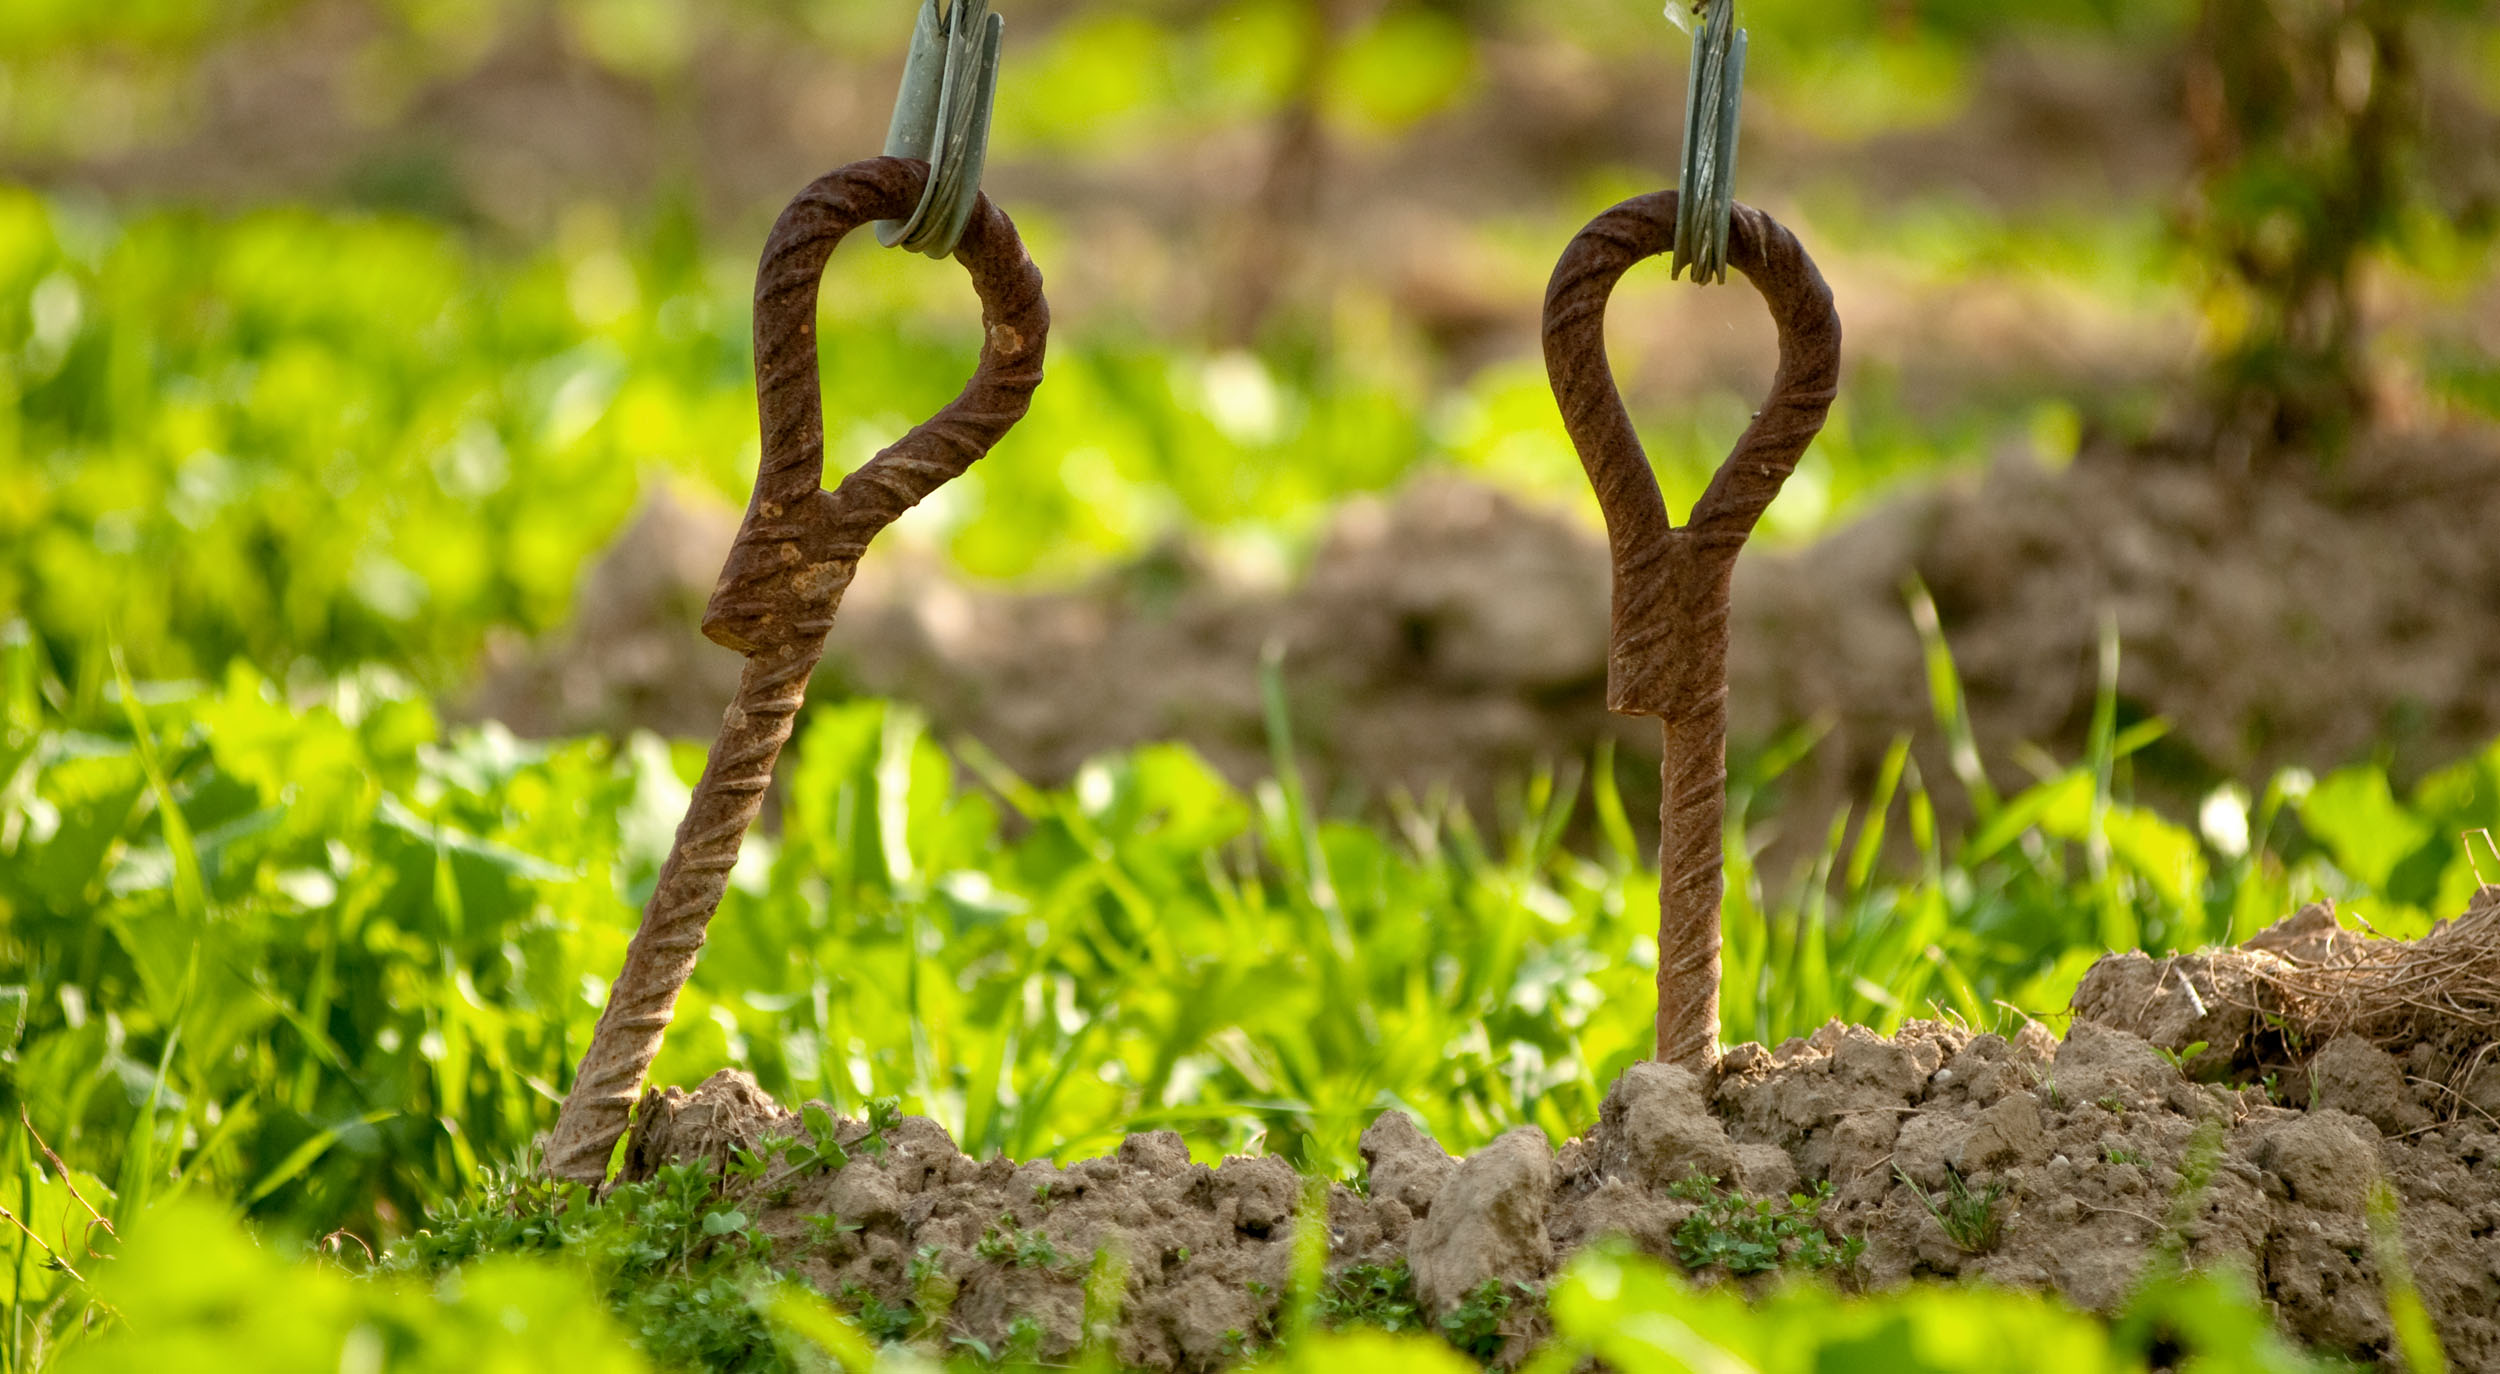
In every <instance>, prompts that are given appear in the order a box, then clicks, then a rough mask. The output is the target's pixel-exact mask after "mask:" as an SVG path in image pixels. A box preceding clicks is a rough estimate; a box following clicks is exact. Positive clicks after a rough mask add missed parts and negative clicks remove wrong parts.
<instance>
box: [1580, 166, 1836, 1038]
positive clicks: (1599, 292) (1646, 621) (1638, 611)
mask: <svg viewBox="0 0 2500 1374" xmlns="http://www.w3.org/2000/svg"><path fill="white" fill-rule="evenodd" d="M1675 226H1676V196H1675V193H1674V192H1672V191H1659V192H1655V193H1653V194H1650V195H1645V196H1635V197H1634V198H1632V199H1630V200H1627V201H1625V202H1623V203H1622V204H1621V205H1618V206H1616V207H1614V208H1613V209H1611V210H1608V211H1607V212H1606V213H1604V214H1602V215H1599V216H1598V217H1597V218H1596V219H1594V220H1591V221H1590V222H1589V225H1588V227H1587V228H1585V229H1583V230H1581V231H1580V233H1579V236H1578V237H1576V238H1574V239H1573V240H1572V241H1571V246H1570V247H1569V248H1566V249H1565V250H1563V255H1562V259H1561V261H1559V262H1557V263H1556V264H1555V265H1554V277H1553V281H1552V282H1551V283H1550V284H1549V285H1548V286H1547V287H1546V292H1545V371H1546V376H1547V378H1548V380H1550V381H1551V382H1552V384H1553V388H1554V398H1555V400H1556V401H1557V402H1559V403H1560V405H1561V407H1562V415H1563V425H1564V428H1566V429H1567V430H1569V431H1570V433H1571V442H1572V446H1573V447H1574V448H1576V449H1578V450H1579V454H1580V465H1581V466H1582V467H1583V468H1585V469H1586V470H1587V472H1588V476H1589V484H1590V485H1591V486H1593V487H1595V488H1596V490H1597V502H1598V505H1599V506H1600V507H1601V508H1603V510H1604V511H1605V515H1606V542H1607V545H1608V547H1609V549H1610V550H1611V552H1612V554H1613V557H1614V612H1613V630H1612V637H1611V643H1610V646H1609V651H1608V654H1607V660H1606V706H1607V708H1608V709H1609V710H1612V711H1616V712H1619V713H1621V714H1624V715H1644V716H1656V717H1658V718H1659V720H1660V722H1661V725H1662V727H1663V731H1664V736H1665V744H1666V758H1665V761H1664V762H1663V764H1662V765H1661V767H1660V774H1659V782H1660V790H1661V793H1662V795H1661V796H1660V799H1659V806H1658V823H1659V831H1660V833H1659V837H1658V1057H1659V1058H1660V1059H1662V1060H1665V1061H1667V1062H1668V1063H1673V1064H1682V1065H1685V1066H1686V1067H1688V1068H1691V1069H1693V1070H1695V1071H1696V1072H1699V1071H1703V1070H1706V1069H1707V1068H1709V1067H1710V1066H1711V1065H1712V1064H1714V1063H1715V1062H1716V1061H1717V1058H1718V1040H1719V907H1720V901H1721V899H1722V898H1723V897H1724V895H1725V884H1726V878H1725V871H1724V866H1723V865H1724V856H1723V854H1722V843H1721V831H1722V829H1723V827H1724V826H1725V823H1726V813H1727V643H1728V599H1729V590H1730V588H1731V586H1732V584H1733V579H1734V577H1735V573H1736V555H1737V553H1738V552H1739V551H1740V550H1742V549H1743V548H1744V545H1745V539H1746V536H1748V535H1750V534H1751V533H1752V532H1753V527H1754V523H1755V522H1756V521H1757V520H1759V519H1760V518H1761V517H1762V512H1763V510H1764V508H1765V507H1767V506H1769V505H1770V504H1771V498H1772V497H1774V496H1777V495H1778V494H1779V490H1780V485H1781V483H1783V482H1785V481H1786V480H1787V479H1788V474H1789V473H1791V472H1793V471H1795V470H1796V466H1797V459H1798V458H1799V457H1800V456H1801V455H1802V454H1804V452H1805V450H1806V445H1807V444H1809V443H1811V442H1813V439H1814V436H1815V434H1816V433H1817V432H1818V431H1820V430H1821V429H1822V428H1823V417H1824V415H1825V413H1826V412H1828V411H1829V410H1830V409H1831V404H1832V396H1833V393H1834V390H1835V388H1836V387H1837V385H1838V383H1839V380H1840V316H1839V315H1838V313H1836V312H1835V311H1834V310H1833V308H1832V293H1831V288H1830V287H1828V286H1826V285H1824V283H1823V274H1822V273H1820V272H1818V271H1816V270H1815V266H1814V260H1813V259H1812V258H1809V257H1807V256H1806V251H1805V249H1804V248H1803V247H1801V246H1799V244H1798V242H1797V238H1796V236H1795V235H1794V234H1791V233H1789V232H1788V230H1786V229H1785V228H1782V227H1781V226H1780V224H1779V223H1778V221H1776V220H1774V219H1772V218H1771V217H1770V216H1769V215H1766V214H1764V213H1762V212H1761V211H1759V210H1756V209H1754V208H1752V207H1751V206H1747V205H1739V206H1737V207H1736V208H1735V210H1734V213H1733V214H1732V216H1731V218H1730V222H1729V231H1728V238H1729V244H1728V261H1729V262H1730V263H1731V264H1732V265H1733V266H1734V267H1735V268H1736V269H1737V270H1738V271H1740V272H1742V273H1744V274H1745V276H1746V278H1747V279H1748V280H1750V281H1751V282H1752V283H1753V284H1754V288H1755V289H1756V290H1758V291H1760V292H1761V293H1762V299H1763V301H1764V303H1765V304H1767V305H1769V306H1770V308H1771V318H1772V320H1773V321H1774V322H1775V323H1776V324H1777V325H1778V328H1779V370H1778V372H1777V373H1776V374H1774V375H1773V377H1772V378H1771V395H1770V399H1769V400H1767V401H1765V402H1764V403H1763V406H1762V409H1761V410H1760V411H1758V412H1756V413H1755V415H1754V418H1753V423H1752V424H1751V425H1749V426H1747V427H1746V429H1745V432H1744V434H1743V435H1742V436H1741V437H1739V438H1738V439H1737V441H1736V447H1735V448H1734V449H1732V450H1730V451H1729V453H1728V456H1727V458H1726V460H1725V461H1724V462H1722V463H1720V464H1719V470H1718V473H1717V475H1716V476H1714V477H1712V478H1711V479H1710V485H1709V487H1708V488H1707V489H1706V490H1705V491H1703V493H1702V496H1701V499H1700V500H1699V501H1697V502H1695V503H1694V505H1693V510H1692V514H1691V517H1690V518H1689V519H1688V520H1686V521H1685V523H1684V524H1683V526H1682V527H1680V528H1679V527H1677V526H1676V524H1675V523H1674V521H1673V520H1671V519H1670V518H1669V517H1668V515H1667V509H1666V502H1665V500H1664V498H1663V497H1661V496H1660V494H1659V490H1658V478H1657V475H1656V474H1655V473H1653V472H1651V471H1650V467H1649V455H1648V454H1647V453H1646V452H1645V451H1643V449H1642V448H1641V441H1640V437H1639V436H1638V435H1637V434H1635V433H1634V432H1633V429H1632V418H1631V416H1629V415H1628V414H1626V413H1625V412H1624V409H1623V398H1622V396H1621V395H1620V394H1619V393H1618V392H1617V391H1616V390H1615V380H1614V372H1613V369H1611V368H1610V367H1609V366H1608V365H1607V362H1606V300H1607V297H1608V296H1610V295H1612V294H1613V292H1614V288H1615V283H1616V282H1617V281H1618V280H1620V279H1621V278H1622V276H1623V274H1624V272H1625V271H1626V270H1627V269H1629V268H1630V267H1631V266H1632V264H1634V263H1636V262H1638V261H1640V260H1641V259H1643V258H1646V257H1653V256H1656V255H1658V254H1661V253H1665V252H1667V251H1668V250H1669V249H1671V248H1672V247H1673V246H1674V243H1675Z"/></svg>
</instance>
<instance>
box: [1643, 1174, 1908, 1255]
mask: <svg viewBox="0 0 2500 1374" xmlns="http://www.w3.org/2000/svg"><path fill="white" fill-rule="evenodd" d="M1718 1182H1719V1181H1718V1180H1717V1179H1714V1178H1707V1177H1704V1176H1702V1175H1699V1174H1696V1175H1694V1176H1693V1177H1691V1178H1688V1179H1685V1180H1684V1181H1683V1182H1681V1183H1676V1184H1671V1185H1669V1186H1668V1188H1667V1194H1668V1196H1670V1197H1676V1198H1681V1199H1683V1200H1684V1201H1686V1202H1695V1203H1699V1204H1701V1205H1700V1207H1699V1209H1698V1210H1696V1211H1695V1212H1694V1213H1693V1214H1692V1215H1691V1216H1688V1217H1686V1218H1685V1219H1684V1221H1683V1223H1682V1224H1681V1225H1679V1226H1677V1227H1676V1228H1675V1258H1676V1262H1677V1263H1679V1264H1681V1265H1683V1266H1684V1268H1685V1269H1686V1271H1687V1272H1690V1273H1696V1274H1697V1273H1700V1272H1701V1271H1702V1270H1704V1269H1709V1268H1713V1267H1716V1268H1722V1269H1725V1270H1726V1271H1727V1272H1729V1273H1731V1274H1760V1273H1765V1272H1768V1271H1770V1270H1773V1269H1778V1268H1781V1267H1783V1266H1788V1267H1794V1268H1800V1269H1818V1270H1819V1269H1831V1268H1847V1267H1848V1266H1850V1265H1852V1264H1854V1263H1856V1262H1857V1258H1858V1256H1859V1255H1861V1254H1863V1253H1864V1252H1865V1250H1866V1241H1865V1239H1864V1238H1863V1237H1859V1236H1851V1237H1849V1238H1848V1239H1847V1240H1843V1241H1840V1242H1838V1243H1834V1242H1833V1240H1832V1238H1831V1236H1830V1235H1828V1234H1826V1233H1825V1232H1824V1230H1823V1226H1822V1222H1821V1216H1822V1211H1823V1203H1824V1202H1825V1201H1826V1200H1828V1199H1829V1198H1830V1197H1831V1195H1832V1185H1831V1183H1830V1181H1829V1180H1825V1181H1823V1182H1821V1183H1818V1184H1816V1185H1815V1186H1814V1191H1813V1192H1811V1193H1791V1194H1790V1195H1789V1196H1788V1197H1787V1198H1786V1199H1784V1200H1781V1199H1772V1198H1758V1199H1747V1198H1746V1197H1745V1196H1744V1195H1743V1194H1741V1193H1738V1192H1736V1191H1734V1190H1733V1189H1722V1188H1720V1187H1719V1186H1718Z"/></svg>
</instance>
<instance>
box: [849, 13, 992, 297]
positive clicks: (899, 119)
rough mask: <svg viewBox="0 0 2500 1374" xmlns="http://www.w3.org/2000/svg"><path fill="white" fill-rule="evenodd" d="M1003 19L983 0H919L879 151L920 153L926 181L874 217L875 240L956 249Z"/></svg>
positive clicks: (935, 252)
mask: <svg viewBox="0 0 2500 1374" xmlns="http://www.w3.org/2000/svg"><path fill="white" fill-rule="evenodd" d="M1006 22H1007V21H1006V20H1005V19H1003V18H1001V17H1000V16H998V15H995V14H992V13H990V5H989V0H921V5H920V17H919V19H918V20H917V21H916V22H915V23H914V24H913V25H912V34H911V52H910V53H909V55H908V56H906V57H905V58H904V59H903V84H902V87H901V88H900V89H899V90H897V91H896V92H895V95H894V119H893V121H892V122H891V123H889V124H888V125H887V126H886V131H885V155H886V156H887V157H909V158H918V159H920V160H921V161H923V162H925V163H927V164H929V179H928V182H927V183H926V185H924V186H923V188H922V189H921V192H920V198H919V199H918V200H917V201H915V202H914V203H913V205H912V208H911V213H910V214H909V215H907V216H902V217H898V218H894V219H884V220H879V221H878V222H877V242H879V243H882V244H884V245H885V246H886V247H888V248H907V249H909V250H911V251H912V252H915V253H926V254H927V255H929V256H930V257H933V258H943V257H947V256H949V255H951V254H952V253H953V252H954V251H955V241H956V240H957V239H960V238H962V237H963V232H964V226H965V225H966V224H967V223H969V222H970V220H971V218H972V205H973V202H974V201H975V200H976V199H978V198H979V196H980V194H981V168H982V166H983V164H984V163H985V162H987V161H988V159H989V148H990V109H991V106H992V104H993V103H994V102H995V100H996V98H997V95H998V53H999V46H1000V44H1001V43H1002V42H1003V41H1004V37H1005V32H1006Z"/></svg>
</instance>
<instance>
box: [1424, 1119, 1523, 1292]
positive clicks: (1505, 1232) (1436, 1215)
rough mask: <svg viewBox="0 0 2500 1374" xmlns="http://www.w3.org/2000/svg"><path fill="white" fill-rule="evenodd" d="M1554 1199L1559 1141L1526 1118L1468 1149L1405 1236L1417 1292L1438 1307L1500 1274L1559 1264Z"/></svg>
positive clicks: (1507, 1276) (1512, 1274) (1509, 1276)
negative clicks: (1551, 1220) (1551, 1217)
mask: <svg viewBox="0 0 2500 1374" xmlns="http://www.w3.org/2000/svg"><path fill="white" fill-rule="evenodd" d="M1553 1201H1554V1145H1553V1142H1552V1141H1549V1140H1547V1139H1546V1138H1545V1132H1543V1131H1540V1130H1538V1129H1537V1128H1536V1127H1534V1126H1522V1127H1520V1128H1519V1129H1518V1130H1515V1131H1509V1132H1506V1133H1504V1134H1503V1135H1502V1136H1500V1137H1499V1138H1498V1139H1496V1140H1495V1141H1494V1142H1493V1143H1492V1144H1490V1145H1487V1146H1485V1147H1484V1148H1483V1149H1481V1150H1478V1151H1477V1152H1475V1153H1474V1154H1472V1155H1469V1156H1468V1157H1467V1158H1466V1160H1465V1161H1464V1162H1462V1163H1461V1164H1460V1165H1459V1166H1458V1168H1457V1169H1456V1170H1454V1171H1452V1173H1451V1174H1450V1177H1449V1181H1448V1182H1446V1183H1443V1184H1442V1185H1441V1191H1440V1192H1439V1193H1438V1194H1437V1195H1436V1196H1435V1197H1434V1198H1433V1207H1432V1211H1431V1213H1430V1214H1429V1215H1427V1216H1426V1217H1425V1218H1424V1219H1423V1220H1422V1221H1421V1222H1419V1223H1418V1224H1417V1225H1416V1227H1415V1233H1414V1236H1413V1238H1412V1239H1411V1240H1409V1241H1408V1242H1407V1247H1406V1261H1407V1264H1408V1266H1409V1267H1410V1268H1411V1269H1412V1271H1413V1273H1414V1275H1415V1296H1416V1297H1417V1298H1418V1299H1419V1300H1421V1301H1422V1303H1423V1305H1424V1309H1425V1310H1426V1311H1428V1312H1432V1313H1435V1314H1438V1313H1444V1312H1448V1311H1451V1310H1452V1309H1454V1308H1456V1307H1457V1306H1458V1305H1459V1304H1460V1303H1461V1302H1462V1301H1464V1300H1465V1299H1466V1297H1467V1295H1468V1294H1469V1293H1471V1292H1473V1291H1474V1290H1475V1289H1477V1288H1478V1287H1480V1286H1482V1285H1483V1284H1485V1283H1487V1282H1490V1281H1493V1280H1497V1279H1516V1278H1519V1277H1521V1276H1523V1275H1524V1276H1529V1277H1531V1278H1533V1277H1535V1276H1540V1275H1543V1274H1545V1273H1546V1272H1548V1271H1549V1270H1551V1269H1552V1268H1553V1264H1554V1242H1553V1239H1552V1237H1550V1236H1549V1235H1548V1234H1547V1233H1546V1230H1545V1215H1546V1213H1547V1211H1548V1210H1550V1209H1551V1207H1552V1206H1553Z"/></svg>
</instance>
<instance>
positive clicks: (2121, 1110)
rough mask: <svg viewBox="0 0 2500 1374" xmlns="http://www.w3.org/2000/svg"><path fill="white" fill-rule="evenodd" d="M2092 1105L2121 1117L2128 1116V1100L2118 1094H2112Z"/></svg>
mask: <svg viewBox="0 0 2500 1374" xmlns="http://www.w3.org/2000/svg"><path fill="white" fill-rule="evenodd" d="M2092 1105H2094V1106H2096V1107H2099V1108H2100V1109H2101V1110H2102V1111H2105V1112H2111V1113H2115V1114H2116V1115H2119V1116H2125V1115H2126V1114H2127V1099H2125V1098H2123V1097H2120V1096H2119V1095H2118V1094H2116V1093H2111V1094H2109V1095H2108V1096H2106V1097H2103V1098H2102V1099H2101V1100H2100V1101H2098V1102H2095V1103H2094V1104H2092Z"/></svg>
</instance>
